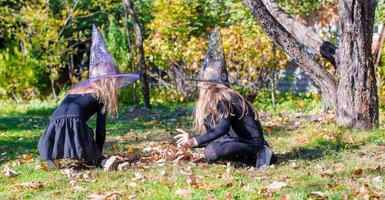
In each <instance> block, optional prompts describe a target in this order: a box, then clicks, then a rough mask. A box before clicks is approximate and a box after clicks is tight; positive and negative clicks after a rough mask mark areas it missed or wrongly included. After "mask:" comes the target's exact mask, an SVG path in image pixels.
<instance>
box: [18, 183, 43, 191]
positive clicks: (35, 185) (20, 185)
mask: <svg viewBox="0 0 385 200" xmlns="http://www.w3.org/2000/svg"><path fill="white" fill-rule="evenodd" d="M43 187H44V185H43V183H42V182H40V181H38V182H24V183H16V184H14V185H12V188H14V189H17V190H19V189H26V188H31V189H39V188H43Z"/></svg>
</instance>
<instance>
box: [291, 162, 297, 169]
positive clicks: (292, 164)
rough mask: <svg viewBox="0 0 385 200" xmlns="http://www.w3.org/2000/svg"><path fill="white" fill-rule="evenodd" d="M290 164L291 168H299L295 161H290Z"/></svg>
mask: <svg viewBox="0 0 385 200" xmlns="http://www.w3.org/2000/svg"><path fill="white" fill-rule="evenodd" d="M290 166H291V168H293V169H298V168H299V165H297V163H296V162H292V163H291V164H290Z"/></svg>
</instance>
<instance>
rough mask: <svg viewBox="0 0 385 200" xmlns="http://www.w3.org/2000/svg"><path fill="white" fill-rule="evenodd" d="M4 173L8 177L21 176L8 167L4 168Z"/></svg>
mask: <svg viewBox="0 0 385 200" xmlns="http://www.w3.org/2000/svg"><path fill="white" fill-rule="evenodd" d="M3 171H4V175H5V176H6V177H16V176H18V175H19V174H18V173H17V172H16V171H15V170H13V169H11V167H10V166H8V165H6V166H4V170H3Z"/></svg>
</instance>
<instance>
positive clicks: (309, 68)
mask: <svg viewBox="0 0 385 200" xmlns="http://www.w3.org/2000/svg"><path fill="white" fill-rule="evenodd" d="M243 1H244V4H245V5H246V6H247V7H248V8H249V10H250V11H251V14H252V15H253V16H254V18H255V19H256V20H257V21H258V22H259V23H260V25H261V27H262V28H263V29H264V30H265V32H266V34H267V35H268V37H269V38H270V39H271V40H273V41H274V42H275V43H276V44H277V46H278V47H280V48H281V49H282V50H283V51H284V52H285V53H287V54H288V55H289V56H290V57H291V58H293V59H294V60H295V61H296V63H297V64H298V65H299V66H300V67H302V69H303V70H304V71H305V72H306V73H307V74H308V75H309V76H310V77H311V78H312V79H313V80H314V82H315V83H316V84H317V85H318V86H319V87H320V89H321V92H322V101H323V104H324V107H334V108H335V105H336V102H337V96H336V94H337V93H336V91H337V84H336V80H335V79H334V77H333V76H332V75H331V74H330V73H329V72H328V71H326V69H324V68H323V66H321V65H320V64H319V63H318V62H317V61H316V60H315V58H314V54H313V53H312V52H309V51H308V47H306V46H305V45H304V44H303V43H301V41H299V40H297V39H296V38H294V37H293V36H292V35H291V34H290V33H289V32H288V31H287V30H286V29H285V28H284V27H283V26H282V25H281V24H280V23H279V22H278V21H277V19H276V18H274V16H273V15H271V13H270V12H269V11H268V10H267V8H266V7H265V5H264V4H263V3H262V1H261V0H243Z"/></svg>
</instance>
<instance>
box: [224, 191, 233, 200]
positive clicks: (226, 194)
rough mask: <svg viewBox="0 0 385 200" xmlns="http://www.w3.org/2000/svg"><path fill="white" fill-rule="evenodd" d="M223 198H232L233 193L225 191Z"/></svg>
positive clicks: (228, 199) (226, 199)
mask: <svg viewBox="0 0 385 200" xmlns="http://www.w3.org/2000/svg"><path fill="white" fill-rule="evenodd" d="M224 199H225V200H230V199H233V194H231V192H225V194H224Z"/></svg>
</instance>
